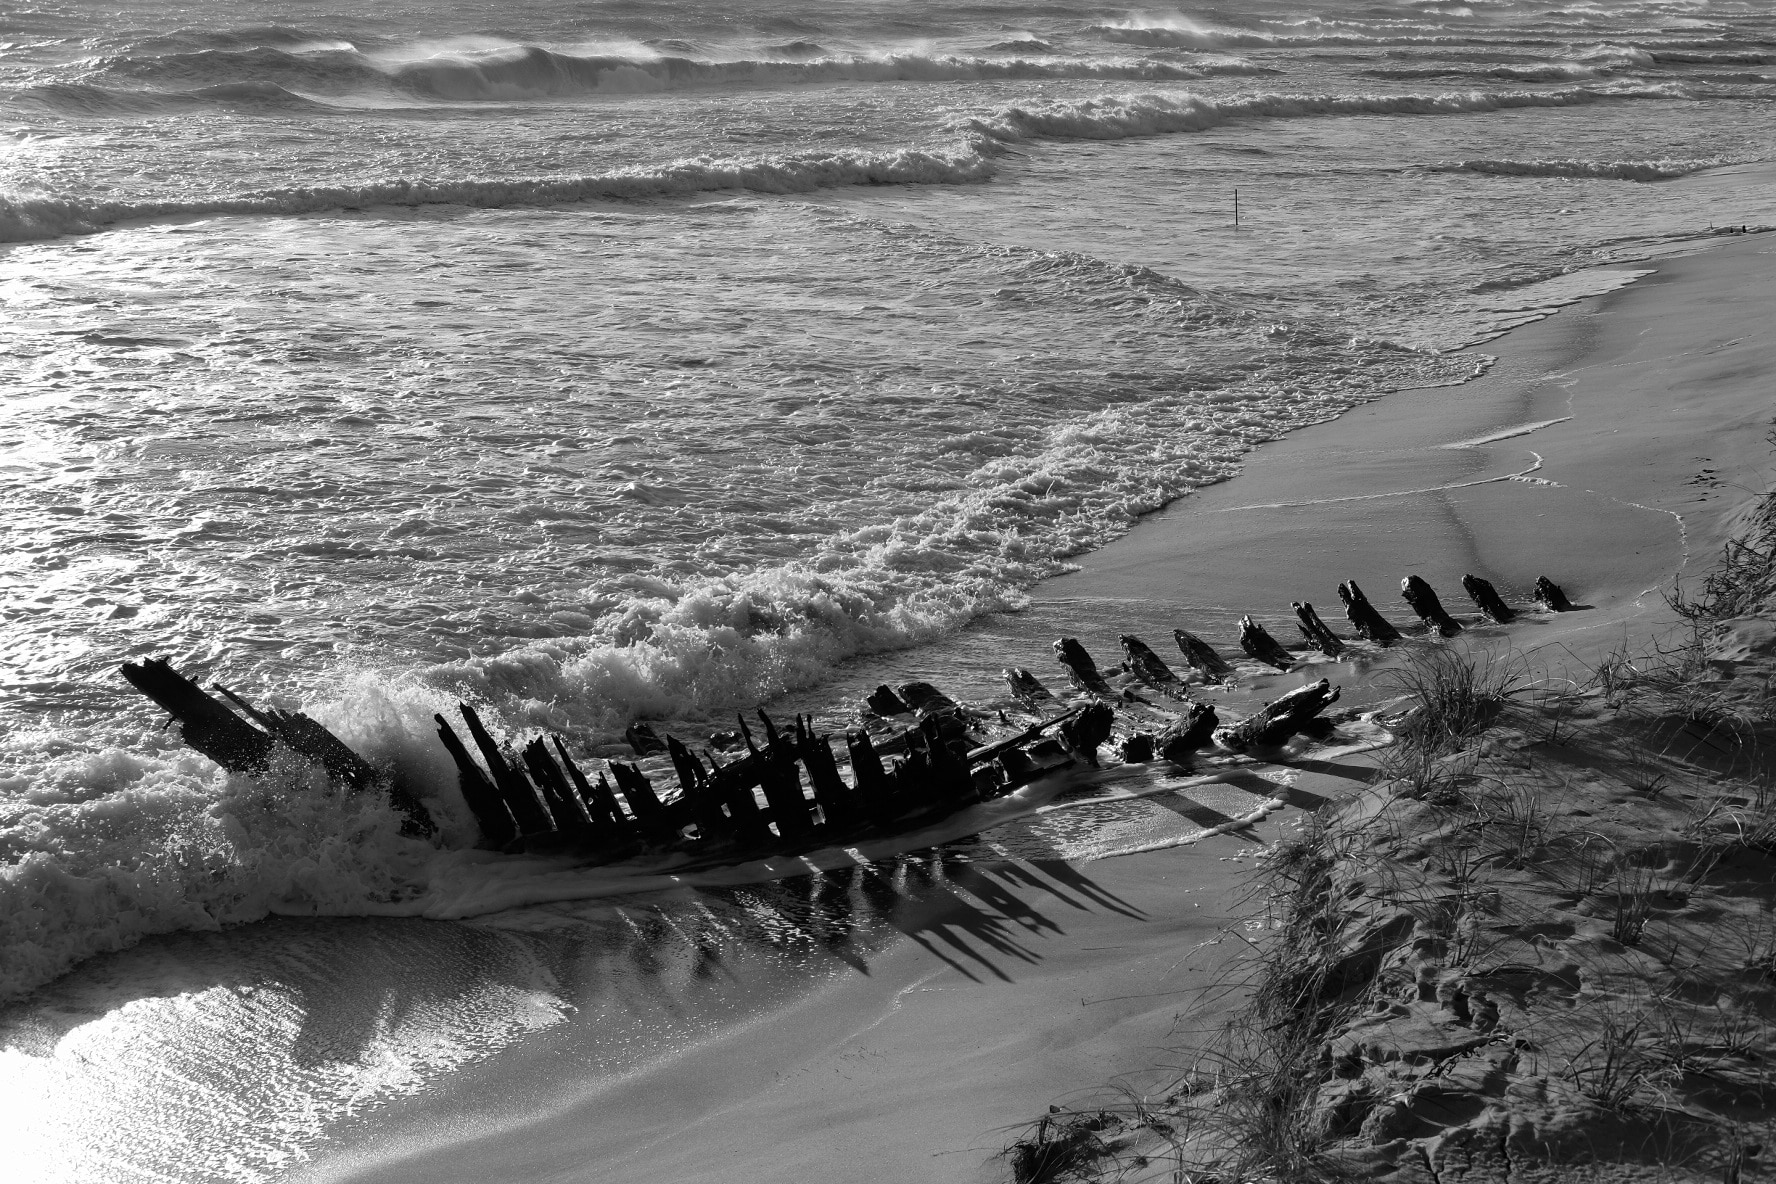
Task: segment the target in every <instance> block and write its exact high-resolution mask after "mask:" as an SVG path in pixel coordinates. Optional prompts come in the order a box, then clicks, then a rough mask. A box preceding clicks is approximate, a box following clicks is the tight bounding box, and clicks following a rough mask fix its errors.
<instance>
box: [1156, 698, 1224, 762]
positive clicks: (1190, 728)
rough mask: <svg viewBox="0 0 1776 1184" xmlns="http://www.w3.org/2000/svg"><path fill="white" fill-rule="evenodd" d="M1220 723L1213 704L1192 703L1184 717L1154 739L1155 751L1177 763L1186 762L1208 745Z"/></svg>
mask: <svg viewBox="0 0 1776 1184" xmlns="http://www.w3.org/2000/svg"><path fill="white" fill-rule="evenodd" d="M1220 723H1221V718H1220V716H1219V715H1218V714H1216V711H1215V708H1214V707H1213V706H1212V705H1210V704H1208V703H1192V704H1191V705H1190V710H1189V711H1188V712H1186V713H1185V716H1184V718H1183V719H1181V720H1179V721H1178V722H1177V723H1175V724H1173V725H1172V726H1171V727H1169V728H1167V729H1166V730H1165V731H1163V732H1161V733H1160V734H1159V735H1158V737H1156V738H1155V739H1154V742H1153V748H1154V751H1155V752H1157V753H1158V754H1159V755H1160V756H1162V757H1164V758H1165V759H1166V760H1168V761H1171V762H1172V763H1173V764H1175V765H1181V764H1184V763H1185V761H1186V760H1187V759H1188V758H1189V756H1190V754H1191V753H1193V752H1195V751H1196V750H1197V749H1199V748H1206V747H1207V746H1208V744H1209V742H1210V741H1211V740H1212V739H1213V738H1214V735H1215V729H1216V728H1217V727H1219V726H1220Z"/></svg>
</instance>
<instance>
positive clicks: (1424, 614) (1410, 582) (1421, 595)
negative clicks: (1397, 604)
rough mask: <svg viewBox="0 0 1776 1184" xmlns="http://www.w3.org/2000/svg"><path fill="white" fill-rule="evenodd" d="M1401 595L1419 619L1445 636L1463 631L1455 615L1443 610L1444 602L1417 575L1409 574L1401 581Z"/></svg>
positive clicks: (1452, 635)
mask: <svg viewBox="0 0 1776 1184" xmlns="http://www.w3.org/2000/svg"><path fill="white" fill-rule="evenodd" d="M1400 596H1401V598H1402V599H1404V600H1405V601H1406V603H1407V604H1409V605H1411V606H1412V611H1413V612H1415V613H1417V614H1418V616H1419V619H1420V620H1422V621H1423V622H1424V623H1425V624H1427V625H1429V626H1430V627H1431V628H1433V629H1435V630H1436V631H1437V632H1438V633H1440V634H1442V635H1443V636H1444V637H1454V636H1455V635H1456V634H1457V633H1460V632H1461V631H1462V627H1461V625H1460V624H1458V623H1457V622H1456V620H1455V618H1454V617H1451V616H1450V615H1449V614H1448V613H1446V612H1444V611H1443V602H1442V601H1441V600H1438V599H1437V593H1436V591H1435V590H1433V589H1432V587H1431V586H1430V585H1429V584H1427V583H1425V582H1424V581H1423V580H1422V579H1420V578H1419V577H1417V576H1407V577H1406V578H1405V579H1403V580H1401V581H1400Z"/></svg>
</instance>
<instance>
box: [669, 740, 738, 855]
mask: <svg viewBox="0 0 1776 1184" xmlns="http://www.w3.org/2000/svg"><path fill="white" fill-rule="evenodd" d="M666 751H667V753H668V755H670V756H671V757H672V768H673V770H674V771H675V772H676V773H677V774H678V791H679V794H680V795H681V800H683V801H685V802H687V803H689V804H690V808H691V817H692V819H693V820H694V821H695V822H696V824H697V833H698V834H699V835H700V836H702V837H703V838H705V839H727V838H732V837H733V834H734V825H733V823H732V822H730V821H729V820H728V816H727V815H726V814H723V813H722V808H721V799H719V798H718V797H716V795H715V794H713V793H711V792H710V791H709V775H708V774H707V773H706V772H704V770H703V763H702V762H701V761H699V760H698V759H697V757H696V755H695V754H694V753H692V752H691V750H690V749H688V748H686V747H685V746H684V745H683V744H681V743H679V741H678V737H676V736H668V737H666Z"/></svg>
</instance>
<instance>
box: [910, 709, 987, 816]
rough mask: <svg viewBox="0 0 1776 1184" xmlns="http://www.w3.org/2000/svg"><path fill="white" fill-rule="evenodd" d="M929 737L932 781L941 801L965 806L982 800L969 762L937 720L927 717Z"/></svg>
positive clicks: (925, 727)
mask: <svg viewBox="0 0 1776 1184" xmlns="http://www.w3.org/2000/svg"><path fill="white" fill-rule="evenodd" d="M919 731H920V732H921V733H922V734H923V735H924V737H925V750H926V752H927V753H928V755H929V760H930V762H931V784H932V787H933V789H935V790H936V795H935V796H936V797H937V800H938V802H939V803H940V804H942V805H944V806H946V807H949V808H953V809H961V808H962V807H963V806H972V805H974V804H975V803H976V802H978V801H980V793H979V792H978V791H977V790H976V789H975V787H974V777H973V775H972V774H971V773H970V771H969V767H968V761H967V760H966V759H964V758H963V757H961V756H959V755H958V754H957V752H956V750H955V749H953V748H951V747H950V745H949V744H948V743H947V742H946V741H945V740H944V737H943V733H942V731H941V730H940V729H939V727H938V723H937V720H936V719H933V718H930V717H927V718H926V719H925V720H924V721H922V722H921V723H920V724H919Z"/></svg>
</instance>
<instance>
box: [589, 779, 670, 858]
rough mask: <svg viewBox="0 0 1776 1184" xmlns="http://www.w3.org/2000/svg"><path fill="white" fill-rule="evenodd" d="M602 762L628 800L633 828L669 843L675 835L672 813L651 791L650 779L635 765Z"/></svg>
mask: <svg viewBox="0 0 1776 1184" xmlns="http://www.w3.org/2000/svg"><path fill="white" fill-rule="evenodd" d="M605 763H606V764H608V765H609V766H610V771H611V776H612V777H614V778H616V780H617V792H618V793H620V794H622V795H623V800H624V801H626V802H628V803H629V813H630V814H632V815H634V817H635V828H636V830H638V831H640V832H641V837H642V838H643V839H645V840H646V841H647V842H650V843H669V842H671V841H672V840H673V839H675V838H677V837H678V828H677V827H675V826H673V825H672V815H671V814H670V813H668V812H667V809H666V804H665V803H664V802H662V801H661V800H660V796H659V795H658V794H656V793H655V792H654V785H653V782H651V781H649V780H648V779H647V777H646V775H644V774H643V773H642V771H641V770H640V769H639V768H638V767H636V766H635V765H626V764H624V763H623V762H622V761H607V762H605Z"/></svg>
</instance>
